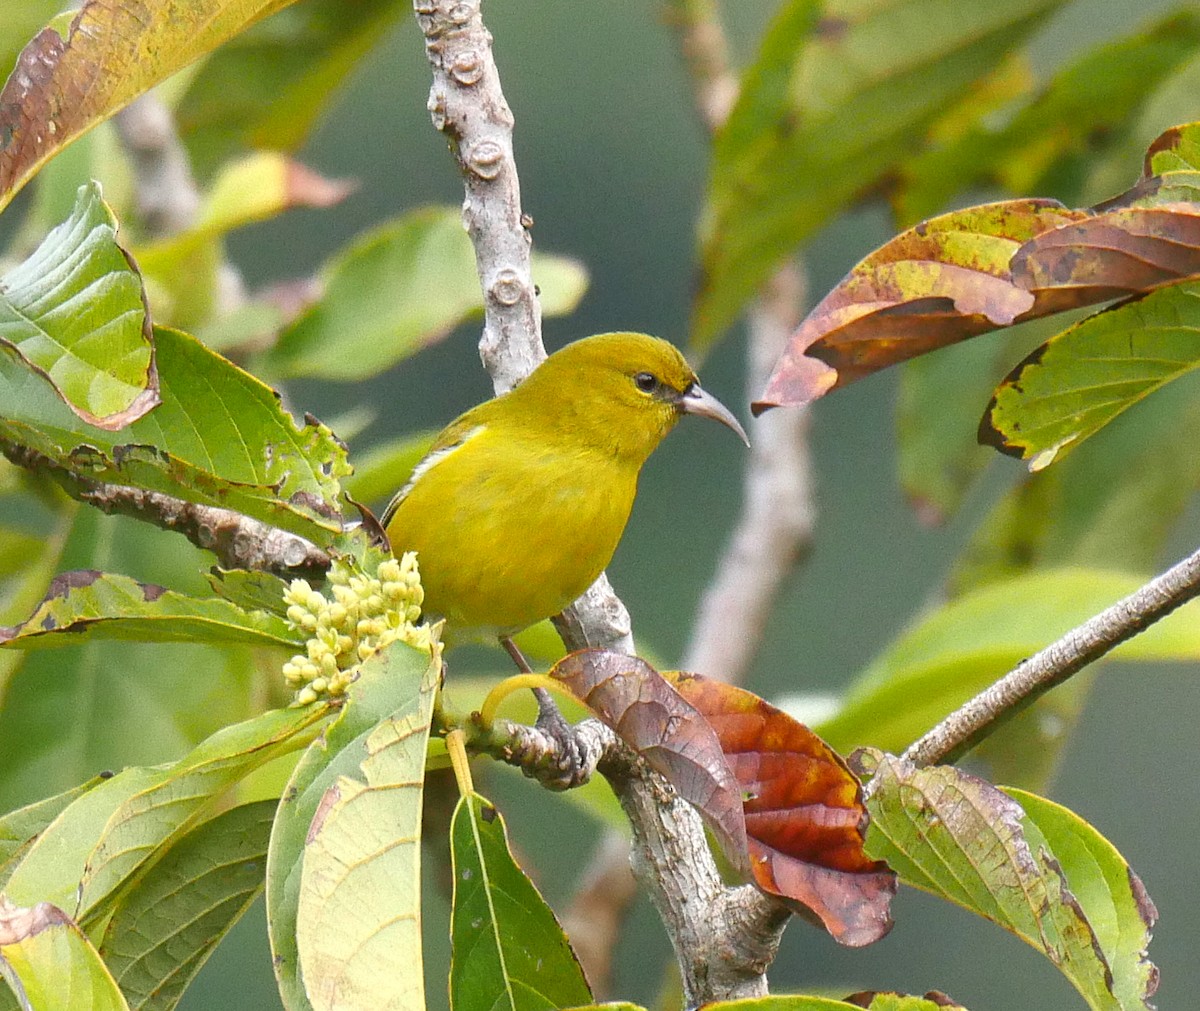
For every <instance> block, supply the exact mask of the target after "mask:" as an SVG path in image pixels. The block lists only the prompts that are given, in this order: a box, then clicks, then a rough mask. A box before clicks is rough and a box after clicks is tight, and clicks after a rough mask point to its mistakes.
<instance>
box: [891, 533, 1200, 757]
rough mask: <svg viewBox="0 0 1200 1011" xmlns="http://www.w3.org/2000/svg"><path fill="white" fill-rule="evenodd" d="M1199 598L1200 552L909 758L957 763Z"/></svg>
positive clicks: (1007, 678)
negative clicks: (1003, 725) (1000, 727)
mask: <svg viewBox="0 0 1200 1011" xmlns="http://www.w3.org/2000/svg"><path fill="white" fill-rule="evenodd" d="M1197 596H1200V551H1196V552H1195V553H1193V554H1191V555H1189V556H1188V557H1187V558H1185V559H1184V560H1183V561H1181V562H1178V563H1177V564H1175V565H1173V566H1172V567H1171V568H1169V569H1168V570H1167V571H1166V572H1164V573H1163V574H1162V575H1160V576H1156V577H1155V578H1154V579H1152V580H1150V582H1148V583H1147V584H1146V585H1145V586H1143V587H1142V588H1141V589H1139V590H1137V591H1136V592H1134V593H1131V594H1130V595H1129V596H1128V597H1125V598H1124V599H1123V600H1120V601H1118V602H1117V603H1115V604H1113V606H1112V607H1110V608H1108V609H1106V610H1104V611H1101V612H1100V613H1099V614H1097V615H1096V616H1095V617H1093V618H1090V619H1088V620H1087V621H1085V622H1084V623H1083V624H1082V625H1080V626H1078V627H1077V628H1073V629H1071V631H1070V632H1068V633H1067V634H1066V635H1064V636H1063V637H1062V638H1061V639H1059V640H1058V641H1056V642H1053V643H1051V644H1050V645H1049V646H1047V647H1046V648H1045V649H1043V650H1042V651H1041V652H1039V653H1036V654H1034V655H1033V656H1031V657H1029V658H1028V659H1027V660H1023V661H1022V662H1021V663H1020V664H1018V665H1017V666H1016V667H1015V668H1013V670H1011V671H1009V673H1007V674H1005V675H1004V677H1002V678H1001V679H1000V680H999V681H997V682H995V683H994V684H993V685H992V686H991V687H989V688H987V689H985V690H984V691H982V692H980V693H979V694H978V695H976V696H975V697H974V698H973V699H971V701H970V702H968V703H967V704H966V705H964V706H962V707H961V708H960V709H958V710H956V711H955V712H953V713H951V714H950V715H949V716H947V717H946V718H945V719H944V720H942V722H941V723H939V724H938V725H937V726H936V727H934V728H933V729H932V730H930V731H929V733H927V734H926V735H925V736H924V737H922V738H921V739H920V740H918V741H917V742H915V743H914V744H913V745H912V746H911V747H909V748H908V750H907V751H905V752H904V758H906V759H908V760H909V761H910V762H912V763H913V764H914V765H918V766H924V765H933V764H934V763H936V762H943V761H946V762H952V761H954V760H955V759H957V758H958V757H959V756H961V755H962V754H964V753H965V752H966V751H968V750H970V749H971V748H972V747H973V746H974V745H975V744H977V743H978V742H979V741H980V740H982V739H983V738H984V737H985V736H987V735H988V734H989V733H990V732H991V731H992V730H994V729H995V728H996V726H997V724H998V723H999V721H1001V720H1003V719H1006V718H1007V717H1010V716H1013V715H1015V714H1016V713H1018V712H1020V711H1021V710H1022V709H1024V708H1025V707H1026V706H1028V705H1029V704H1030V703H1032V702H1033V701H1034V700H1035V699H1037V698H1039V697H1040V696H1041V695H1043V694H1045V693H1046V692H1048V691H1049V690H1050V689H1051V688H1053V687H1055V686H1056V685H1059V684H1062V682H1064V681H1065V680H1067V678H1069V677H1070V676H1071V675H1072V674H1075V673H1077V672H1079V671H1080V670H1082V669H1083V668H1084V667H1086V666H1087V665H1088V664H1090V663H1094V662H1095V661H1096V660H1099V659H1100V657H1102V656H1104V655H1105V654H1106V653H1108V652H1109V651H1110V650H1112V649H1113V648H1114V647H1116V646H1119V645H1120V644H1121V643H1123V642H1125V641H1126V640H1127V639H1132V638H1133V637H1134V636H1135V635H1137V634H1138V633H1139V632H1143V631H1145V630H1146V629H1147V628H1149V627H1150V626H1151V625H1153V624H1154V623H1155V622H1156V621H1160V620H1162V619H1163V618H1165V617H1166V616H1167V615H1168V614H1170V613H1171V612H1172V611H1174V610H1175V609H1176V608H1177V607H1179V606H1181V605H1182V604H1186V603H1187V602H1188V601H1189V600H1191V599H1193V598H1194V597H1197Z"/></svg>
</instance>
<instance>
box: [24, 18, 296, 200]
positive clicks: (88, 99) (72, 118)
mask: <svg viewBox="0 0 1200 1011" xmlns="http://www.w3.org/2000/svg"><path fill="white" fill-rule="evenodd" d="M291 2H292V0H157V2H150V0H121V2H120V3H115V2H113V0H85V2H84V4H83V6H82V7H81V8H80V10H79V13H78V14H76V15H75V18H74V19H73V20H72V21H71V27H70V30H69V32H68V34H67V37H66V38H63V36H62V35H60V34H59V33H58V31H56V30H55V29H54V28H45V29H43V30H42V31H41V32H39V33H38V34H37V35H36V36H35V37H34V38H33V40H32V41H31V42H30V43H29V44H28V45H27V46H26V47H25V48H24V49H23V50H22V51H21V55H20V57H19V58H18V60H17V65H16V67H15V68H14V70H13V72H12V74H11V75H10V76H9V78H8V82H7V83H6V84H5V86H4V90H3V92H0V207H3V206H4V205H5V204H7V203H8V201H9V200H11V199H12V197H13V194H15V193H16V192H17V190H19V189H20V188H21V187H22V186H23V185H24V184H25V183H26V182H27V181H28V180H29V178H30V177H31V176H32V175H33V174H34V173H35V172H36V171H37V170H38V168H39V167H40V166H41V165H42V164H43V163H44V162H46V161H47V160H49V159H50V158H51V157H52V156H53V155H54V154H55V153H56V152H57V151H59V150H60V149H61V148H63V147H65V146H66V145H67V144H69V143H70V142H71V141H72V140H74V139H75V138H76V137H78V136H79V135H80V134H82V133H84V132H86V131H87V130H89V129H91V128H92V127H93V126H95V125H96V124H97V123H100V122H102V121H103V120H105V119H107V118H108V117H109V116H111V115H113V113H115V112H117V110H119V109H120V108H121V107H122V106H124V105H126V104H128V103H129V102H130V101H132V100H133V99H134V98H136V97H137V96H138V95H140V94H141V93H142V92H144V91H147V90H148V89H149V88H152V87H153V86H154V85H156V84H158V83H159V82H160V81H163V80H165V79H166V78H167V77H169V76H170V75H171V74H173V73H174V72H175V71H177V70H179V69H181V68H182V67H185V66H187V65H188V64H189V63H192V62H193V61H195V60H197V59H199V58H200V57H201V56H204V55H205V54H206V53H208V52H210V51H211V50H213V49H215V48H216V47H217V46H219V45H220V44H221V43H222V42H224V41H226V40H227V39H229V38H230V37H232V36H233V35H236V34H237V33H238V32H240V31H242V30H243V29H245V28H246V27H248V26H249V25H251V24H253V23H254V22H255V21H257V20H259V19H260V18H262V17H265V16H266V15H268V14H271V13H273V12H274V11H277V10H279V9H280V8H282V7H286V6H287V5H288V4H289V3H291Z"/></svg>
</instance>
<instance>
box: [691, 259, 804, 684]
mask: <svg viewBox="0 0 1200 1011" xmlns="http://www.w3.org/2000/svg"><path fill="white" fill-rule="evenodd" d="M803 289H804V276H803V274H802V272H801V270H800V268H799V267H798V266H797V265H795V264H787V265H785V266H784V267H782V268H781V269H780V270H779V271H778V272H777V273H776V274H775V276H774V277H773V278H772V279H771V281H770V282H769V284H768V285H767V287H766V289H765V290H764V291H763V293H762V294H761V295H760V296H759V297H758V299H757V300H756V302H755V304H754V306H753V310H752V311H751V313H750V315H749V319H748V324H749V328H750V344H749V351H750V368H749V369H748V370H747V385H748V387H749V389H750V390H752V391H755V392H757V391H758V390H760V389H762V387H763V384H764V383H765V382H766V377H767V375H768V373H769V372H770V370H771V368H772V367H773V365H774V363H775V361H776V360H777V359H778V358H779V354H780V352H781V351H782V350H783V347H784V345H785V343H786V341H787V339H788V337H789V336H790V335H791V333H792V331H793V330H794V329H795V327H796V326H797V325H798V324H799V321H800V311H801V310H800V307H801V305H802V304H803V302H804V296H803ZM808 426H809V415H808V411H807V410H797V411H774V412H770V413H767V414H764V415H762V416H760V417H758V418H755V419H754V420H753V421H752V422H751V428H750V447H751V448H750V459H749V461H748V463H747V464H746V474H745V478H744V493H743V499H742V512H741V515H740V516H739V518H738V521H737V525H736V526H735V527H734V531H733V534H732V536H731V537H730V540H729V544H728V546H727V547H726V549H725V552H724V553H723V555H722V556H721V560H720V562H719V563H718V565H717V572H716V575H715V576H714V577H713V580H712V582H711V583H710V584H709V586H708V589H707V590H706V591H705V593H704V597H703V599H702V600H701V602H700V609H699V612H698V614H697V616H696V620H695V622H694V623H693V625H692V638H691V641H690V643H689V645H688V649H687V652H686V653H685V654H684V661H683V668H684V670H690V671H696V672H698V673H701V674H704V675H706V676H707V677H714V678H721V679H722V680H724V681H729V682H731V683H738V682H740V681H742V680H743V679H744V678H745V676H746V674H747V672H748V671H749V669H750V664H751V663H752V662H753V660H754V656H755V654H756V653H757V652H758V648H759V646H760V644H761V643H762V637H763V633H764V631H765V630H766V627H767V621H768V619H769V618H770V616H771V611H772V610H773V608H774V606H775V601H776V599H777V597H778V595H779V589H780V587H781V586H782V585H783V583H784V581H785V580H786V579H787V577H788V576H789V575H790V574H791V573H792V572H793V571H794V569H795V567H796V563H797V562H798V561H799V560H800V559H801V558H803V557H804V555H805V554H806V553H807V551H808V547H809V545H810V543H811V541H812V532H813V521H814V513H815V509H814V506H813V494H812V476H811V467H810V462H809V450H808ZM731 628H735V629H737V630H738V632H737V634H736V635H730V633H729V630H730V629H731Z"/></svg>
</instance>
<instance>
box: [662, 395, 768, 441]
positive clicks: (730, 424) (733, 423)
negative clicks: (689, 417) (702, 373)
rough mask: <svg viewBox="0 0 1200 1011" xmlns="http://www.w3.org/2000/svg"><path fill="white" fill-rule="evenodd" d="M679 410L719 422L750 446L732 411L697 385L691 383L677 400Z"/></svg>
mask: <svg viewBox="0 0 1200 1011" xmlns="http://www.w3.org/2000/svg"><path fill="white" fill-rule="evenodd" d="M679 409H680V410H681V411H683V412H684V413H685V414H697V415H700V416H701V417H704V418H712V419H713V421H719V422H720V423H721V424H722V425H724V426H725V427H726V428H732V429H733V430H734V431H735V432H737V435H738V438H739V439H741V440H742V442H744V443H745V444H746V445H747V446H749V445H750V440H749V439H748V438H746V431H745V429H743V428H742V426H741V423H740V422H739V421H738V419H737V418H735V417H734V416H733V411H731V410H730V409H729V408H728V407H726V406H725V405H724V404H722V403H721V401H719V400H718V399H717V398H716V397H714V396H713V395H712V394H711V393H706V392H705V391H704V390H702V389H701V388H700V384H699V383H692V385H691V386H689V387H688V388H687V390H686V391H685V392H684V393H683V395H682V396H681V397H680V398H679Z"/></svg>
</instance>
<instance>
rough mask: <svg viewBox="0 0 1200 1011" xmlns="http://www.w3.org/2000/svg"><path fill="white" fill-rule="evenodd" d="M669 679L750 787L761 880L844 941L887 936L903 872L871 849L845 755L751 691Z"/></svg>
mask: <svg viewBox="0 0 1200 1011" xmlns="http://www.w3.org/2000/svg"><path fill="white" fill-rule="evenodd" d="M663 676H664V677H665V678H667V679H668V680H669V681H670V682H671V683H672V684H673V685H674V686H675V688H676V690H677V691H678V692H679V693H680V694H681V695H682V696H683V697H684V698H685V699H687V701H688V702H690V703H691V704H692V705H693V706H695V707H696V709H697V710H699V711H700V712H701V713H702V714H703V715H704V716H705V718H706V719H707V720H708V722H709V723H710V724H711V725H712V728H713V729H714V730H715V731H716V733H717V737H718V738H719V739H720V742H721V747H722V748H723V749H724V751H725V758H726V759H727V760H728V762H729V765H730V767H731V768H732V769H733V774H734V775H735V776H736V777H737V780H738V783H739V784H741V788H742V794H743V805H744V810H745V814H746V832H747V834H748V835H749V838H750V861H751V870H752V871H753V874H754V879H755V881H756V882H757V884H758V886H759V887H760V888H762V889H763V890H764V891H766V892H770V893H771V894H772V895H778V896H780V897H782V898H785V899H788V900H790V902H791V903H792V904H799V906H800V907H801V908H800V910H799V911H800V912H802V913H804V914H806V915H807V916H808V918H810V919H811V918H812V916H813V915H814V914H815V916H816V918H817V919H818V920H819V921H820V923H821V924H822V925H823V926H824V927H825V929H826V930H828V931H829V933H830V934H831V935H832V936H833V938H834V939H835V940H836V941H838V942H839V943H841V944H845V945H849V946H851V947H860V946H862V945H866V944H871V943H872V942H874V941H878V940H879V939H880V938H881V937H883V936H884V935H885V934H886V933H887V932H888V931H889V930H890V929H891V927H892V918H891V916H890V915H889V913H888V907H889V905H890V904H891V900H892V896H893V895H895V894H896V876H895V875H894V874H893V873H892V872H891V871H890V870H889V869H888V867H887V864H885V863H883V862H882V861H876V860H871V859H870V858H869V857H867V855H866V853H865V852H864V851H863V839H864V837H865V835H866V828H867V809H866V807H865V805H864V804H863V797H862V787H861V786H860V785H859V782H858V779H857V778H856V777H855V775H854V774H853V773H852V772H851V771H850V769H849V768H848V767H847V765H846V763H845V762H844V761H843V760H842V758H841V756H839V755H838V754H837V752H835V751H834V750H833V749H832V748H830V747H829V745H827V744H826V743H825V742H824V741H822V740H821V738H819V737H818V736H817V735H816V734H814V733H813V732H812V731H811V730H809V729H808V727H806V726H804V724H802V723H800V722H798V721H796V720H794V719H792V717H791V716H789V715H788V714H787V713H785V712H783V710H781V709H777V708H775V706H773V705H771V704H770V703H769V702H765V701H763V700H762V699H760V698H759V697H758V696H757V695H754V694H753V693H752V692H748V691H746V690H744V689H742V688H735V687H734V686H732V685H728V684H725V683H724V682H721V681H710V680H708V679H707V678H702V677H699V676H697V675H695V674H687V673H684V672H681V671H666V672H664V674H663Z"/></svg>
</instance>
